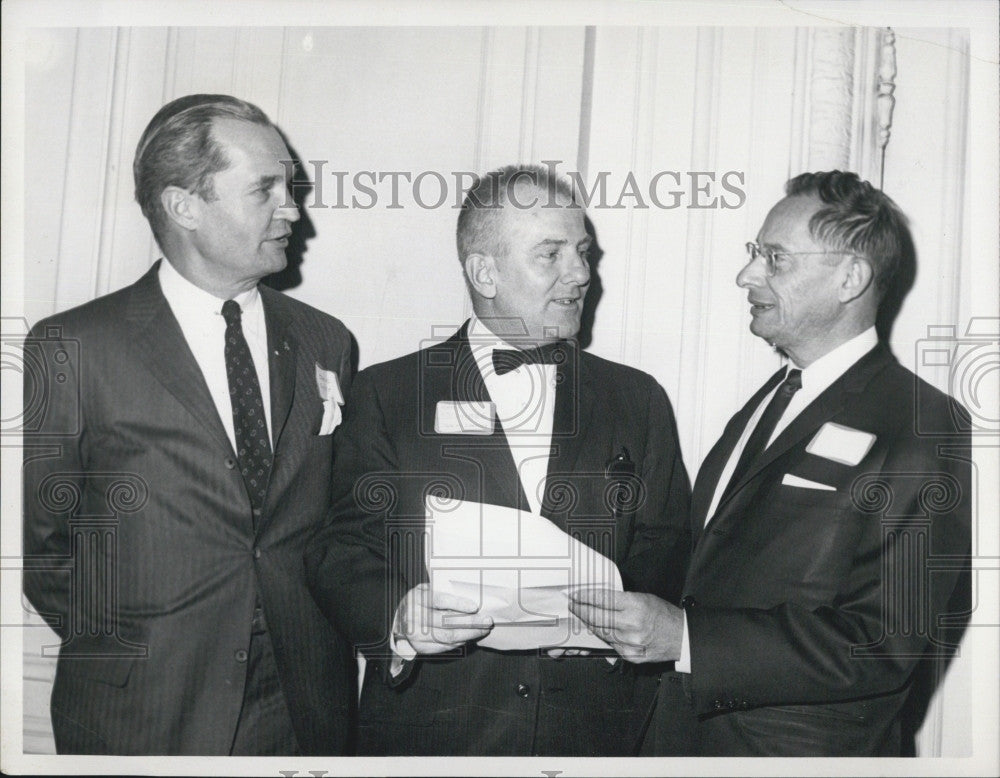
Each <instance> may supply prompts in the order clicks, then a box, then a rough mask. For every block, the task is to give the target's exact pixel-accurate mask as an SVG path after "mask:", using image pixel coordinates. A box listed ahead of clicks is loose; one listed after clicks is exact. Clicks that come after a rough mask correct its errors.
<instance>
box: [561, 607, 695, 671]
mask: <svg viewBox="0 0 1000 778" xmlns="http://www.w3.org/2000/svg"><path fill="white" fill-rule="evenodd" d="M569 609H570V610H571V611H572V612H573V613H575V614H576V615H577V616H578V617H579V618H580V620H581V621H582V622H583V623H584V624H586V625H587V626H588V627H590V629H592V630H593V631H594V634H595V635H597V637H599V638H600V639H601V640H603V641H604V642H606V643H608V644H609V645H610V646H611V647H612V648H614V650H615V651H617V652H618V653H619V654H620V655H621V656H622V658H623V659H626V660H628V661H629V662H635V663H642V662H672V661H675V660H677V659H679V658H680V655H681V635H682V633H683V630H684V612H683V611H682V610H681V609H680V608H678V607H677V606H675V605H671V604H670V603H669V602H667V601H666V600H661V599H660V598H659V597H656V596H655V595H652V594H645V593H642V592H618V591H613V590H611V589H580V590H578V591H575V592H572V593H571V594H570V600H569Z"/></svg>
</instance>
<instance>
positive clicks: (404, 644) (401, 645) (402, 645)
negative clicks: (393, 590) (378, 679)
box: [389, 610, 417, 678]
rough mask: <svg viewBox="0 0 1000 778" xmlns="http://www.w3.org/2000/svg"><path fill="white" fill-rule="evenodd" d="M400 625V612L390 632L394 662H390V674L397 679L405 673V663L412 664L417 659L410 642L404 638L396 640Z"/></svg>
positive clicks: (393, 620)
mask: <svg viewBox="0 0 1000 778" xmlns="http://www.w3.org/2000/svg"><path fill="white" fill-rule="evenodd" d="M398 623H399V611H398V610H397V611H396V615H395V616H394V617H393V619H392V629H391V630H390V631H389V648H390V649H391V650H392V660H391V661H390V662H389V674H390V675H391V676H392V677H393V678H395V677H396V676H397V675H399V674H400V673H401V672H403V663H404V662H410V661H412V660H413V659H415V658H416V656H417V652H416V651H415V650H414V648H413V646H411V645H410V641H409V640H407V639H406V638H404V637H400V638H399V639H398V640H397V639H396V632H397V626H398Z"/></svg>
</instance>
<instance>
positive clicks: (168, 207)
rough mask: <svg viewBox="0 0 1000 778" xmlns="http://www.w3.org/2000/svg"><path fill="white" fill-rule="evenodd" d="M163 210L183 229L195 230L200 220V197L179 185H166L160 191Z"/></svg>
mask: <svg viewBox="0 0 1000 778" xmlns="http://www.w3.org/2000/svg"><path fill="white" fill-rule="evenodd" d="M160 203H161V204H162V205H163V210H164V212H166V214H167V216H168V217H170V220H171V221H172V222H174V224H176V225H178V226H179V227H181V228H182V229H185V230H196V229H198V224H199V223H200V221H201V206H202V204H203V203H202V199H201V198H200V197H198V195H196V194H195V193H194V192H188V191H187V190H185V189H181V187H179V186H168V187H167V188H166V189H164V190H163V191H162V192H160Z"/></svg>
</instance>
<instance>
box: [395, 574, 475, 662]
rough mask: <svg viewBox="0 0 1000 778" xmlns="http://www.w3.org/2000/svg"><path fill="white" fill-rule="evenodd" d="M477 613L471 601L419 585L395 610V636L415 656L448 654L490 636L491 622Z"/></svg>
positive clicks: (428, 586)
mask: <svg viewBox="0 0 1000 778" xmlns="http://www.w3.org/2000/svg"><path fill="white" fill-rule="evenodd" d="M478 610H479V605H478V604H477V603H475V602H473V601H472V600H469V599H466V598H464V597H458V596H456V595H454V594H449V593H447V592H441V591H436V592H432V591H431V587H430V585H429V584H418V585H417V586H414V587H413V588H412V589H410V591H408V592H407V593H406V596H405V597H404V598H403V600H402V602H400V604H399V608H398V609H397V610H396V628H397V629H396V631H395V637H396V639H397V640H399V639H400V638H402V639H403V640H406V641H407V642H408V643H409V644H410V646H412V648H413V650H414V651H416V652H417V653H418V654H440V653H442V652H444V651H450V650H451V649H453V648H458V647H459V646H461V645H462V644H464V643H468V642H469V641H470V640H479V639H480V638H482V637H484V636H486V635H488V634H489V632H490V630H491V629H492V628H493V619H491V618H490V617H489V616H484V615H481V614H478V613H477V611H478Z"/></svg>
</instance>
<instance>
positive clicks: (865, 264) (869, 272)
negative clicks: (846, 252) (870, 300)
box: [838, 257, 875, 303]
mask: <svg viewBox="0 0 1000 778" xmlns="http://www.w3.org/2000/svg"><path fill="white" fill-rule="evenodd" d="M874 279H875V270H874V269H873V268H872V266H871V263H870V262H869V261H868V260H867V259H865V258H864V257H851V262H850V264H849V265H848V266H847V274H846V275H845V276H844V281H843V283H842V284H841V285H840V292H839V294H838V299H839V300H840V302H842V303H849V302H850V301H851V300H856V299H858V298H859V297H861V295H863V294H864V293H865V292H866V291H867V290H868V289H869V287H871V285H872V281H874Z"/></svg>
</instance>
